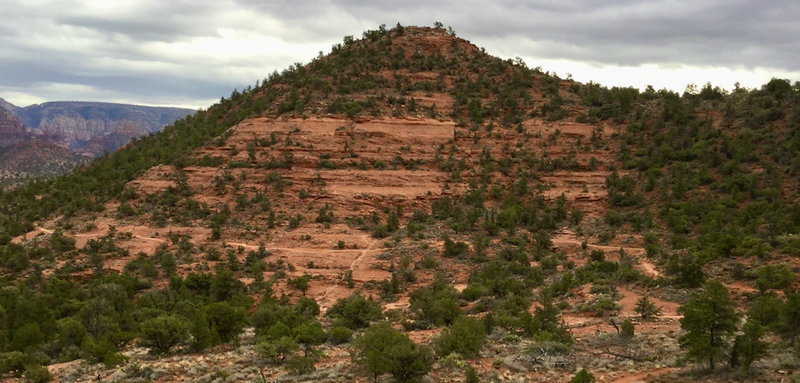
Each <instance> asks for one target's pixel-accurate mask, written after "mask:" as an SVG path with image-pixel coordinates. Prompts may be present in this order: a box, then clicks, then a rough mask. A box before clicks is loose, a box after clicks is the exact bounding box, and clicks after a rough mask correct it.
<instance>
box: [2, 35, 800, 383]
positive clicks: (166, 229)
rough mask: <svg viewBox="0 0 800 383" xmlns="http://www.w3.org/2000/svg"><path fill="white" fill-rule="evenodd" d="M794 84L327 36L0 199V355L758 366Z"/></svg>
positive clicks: (563, 372) (177, 373)
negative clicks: (586, 79)
mask: <svg viewBox="0 0 800 383" xmlns="http://www.w3.org/2000/svg"><path fill="white" fill-rule="evenodd" d="M798 103H800V86H798V84H794V85H793V84H791V83H789V82H788V81H786V80H780V79H775V80H773V81H771V82H770V83H768V84H765V85H764V87H762V89H757V90H745V89H740V90H737V91H735V92H733V93H726V92H724V91H722V90H720V89H719V88H714V87H712V86H711V85H710V84H709V85H706V86H705V87H703V88H702V89H701V90H698V91H697V92H692V93H685V94H683V95H679V94H676V93H674V92H670V91H667V90H661V91H656V90H653V89H646V90H644V91H641V90H638V89H633V88H611V89H609V88H605V87H602V86H600V85H598V84H594V83H589V84H581V83H577V82H575V81H572V80H570V79H562V78H559V77H558V76H557V75H555V74H554V73H550V72H545V71H543V70H542V69H541V68H530V67H528V65H527V64H525V63H524V62H523V61H522V60H519V59H516V60H502V59H498V58H495V57H492V56H490V55H488V54H487V53H486V52H485V50H484V49H480V48H477V47H475V46H474V45H472V44H470V43H469V42H468V41H466V40H463V39H460V38H458V37H456V36H455V35H454V33H452V31H449V30H445V29H444V28H440V27H436V28H424V27H403V26H401V25H399V24H398V25H397V26H396V27H394V28H391V29H387V28H386V27H385V26H381V27H379V28H378V29H377V30H370V31H366V32H364V34H363V36H362V38H360V39H355V38H353V37H352V36H346V37H345V38H344V40H343V42H342V43H341V44H336V45H334V46H333V47H332V49H331V52H330V54H328V55H320V56H318V57H316V58H314V59H313V60H312V61H311V62H309V63H308V64H296V65H293V66H291V67H290V68H288V69H286V70H284V71H282V72H280V73H279V72H274V73H272V74H271V75H269V76H268V77H267V78H265V79H264V80H262V81H258V82H256V84H255V86H251V87H247V88H246V89H243V90H241V91H240V90H235V91H233V92H232V94H231V95H230V97H227V98H222V99H221V100H220V102H219V103H217V104H215V105H212V106H210V107H209V108H208V109H206V110H204V111H201V112H199V113H197V114H195V115H192V116H187V117H185V118H183V119H181V120H179V121H177V122H175V123H174V124H173V125H171V126H168V127H166V128H165V129H164V130H163V131H161V132H159V133H156V134H152V135H149V136H147V137H144V138H142V139H137V140H134V141H133V142H131V143H130V144H128V145H126V146H125V147H123V148H121V149H120V150H118V151H116V152H114V153H112V154H109V155H105V156H103V157H101V158H98V159H96V160H94V161H92V162H91V163H89V164H88V165H86V166H84V167H82V168H81V169H78V170H76V171H75V172H73V173H71V174H69V175H67V176H63V177H59V178H57V179H54V180H50V181H45V182H37V183H33V184H30V185H27V186H25V187H21V188H19V189H16V190H14V191H10V192H5V193H2V194H0V209H2V214H0V243H2V248H0V267H3V270H4V272H5V275H7V278H6V279H4V281H3V283H5V289H3V290H2V291H3V294H0V307H2V308H3V310H4V314H3V315H4V318H5V319H6V320H4V321H1V322H0V326H2V327H0V330H2V334H5V336H4V337H0V339H3V342H2V343H0V345H1V346H2V349H1V350H0V351H2V352H1V353H0V361H2V363H0V366H2V367H3V372H4V373H7V374H9V375H13V374H21V373H23V371H24V374H29V375H31V376H42V377H43V378H42V379H45V378H47V377H48V376H49V374H53V375H55V376H57V377H58V378H59V379H60V381H87V380H89V379H96V377H98V376H99V377H100V378H101V379H105V380H110V381H117V380H119V381H122V380H134V379H141V380H159V381H186V380H188V381H223V380H224V381H254V380H255V381H258V380H259V379H261V380H276V381H296V380H298V379H302V380H307V381H330V382H334V381H367V380H368V379H373V380H380V379H382V377H384V376H389V375H390V376H392V377H393V378H394V379H395V380H397V381H414V380H418V379H426V376H427V378H430V379H433V380H437V381H438V380H458V381H460V380H463V379H464V378H465V377H466V379H467V380H468V381H484V380H487V381H490V380H492V381H493V380H505V379H509V380H511V379H514V380H519V381H568V380H569V379H570V378H573V376H574V379H573V381H591V379H592V376H594V377H595V378H597V379H599V380H614V379H623V380H624V381H633V380H639V379H646V377H647V376H659V379H663V380H674V379H679V378H680V379H683V378H686V379H689V380H691V379H694V377H695V376H696V375H693V374H695V373H696V372H693V371H691V370H690V368H688V367H684V363H685V361H686V360H688V361H692V362H696V363H698V365H703V366H706V367H712V368H713V367H715V366H716V367H717V368H719V366H720V365H721V363H720V361H721V360H722V359H720V356H721V355H725V356H726V358H727V359H725V360H726V361H727V360H729V361H730V363H729V364H730V367H726V370H725V372H724V373H720V374H717V375H715V376H708V375H703V376H702V379H711V380H715V379H716V380H717V381H727V380H729V378H732V377H735V376H740V375H737V374H742V373H740V372H737V371H739V369H745V367H744V366H746V369H748V370H749V371H750V372H749V373H752V374H757V376H759V377H760V378H763V379H764V380H775V379H777V378H778V375H779V374H781V373H780V372H776V370H775V369H774V368H771V367H770V366H772V365H773V364H776V363H784V364H785V362H784V361H785V360H795V359H796V355H795V353H794V351H793V349H792V348H791V346H790V345H789V344H788V343H786V344H784V343H783V342H782V341H781V340H780V339H779V338H778V335H781V336H786V337H789V338H791V337H795V336H796V335H797V334H798V332H797V331H796V330H797V329H796V328H795V327H796V326H795V327H792V326H793V324H794V323H800V319H798V318H797V316H796V315H795V313H797V312H800V310H798V309H797V308H796V307H794V304H796V302H795V301H797V302H800V300H798V299H797V293H796V292H795V290H794V288H795V287H796V285H797V281H796V280H795V277H794V273H793V270H794V268H796V267H798V266H800V264H798V262H797V256H798V255H800V250H798V249H800V242H798V238H800V206H798V205H797V203H796V201H797V198H798V190H800V189H799V188H798V186H799V185H798V184H797V177H796V176H797V172H798V170H797V169H800V166H797V165H798V164H800V162H798V161H800V154H798V153H800V150H798V149H800V118H798V115H799V114H798V113H797V110H798V109H797V108H798ZM778 292H779V293H778ZM708 302H711V303H708ZM707 303H708V304H707ZM717 307H719V308H720V311H719V312H711V313H710V312H709V310H713V308H717ZM744 313H746V316H747V321H744V320H740V318H742V317H743V316H744ZM776 313H781V314H776ZM711 314H714V315H711ZM709 315H711V316H713V319H708V320H705V319H703V318H709ZM707 323H710V324H712V325H713V326H715V327H714V329H717V328H719V329H720V330H719V332H717V333H715V334H716V335H714V334H712V335H711V336H709V334H708V331H712V332H713V331H714V330H708V328H707V327H704V326H705V324H707ZM715 336H716V338H715ZM720 339H722V341H720ZM768 343H769V344H771V347H772V348H771V350H774V351H772V352H771V353H767V352H766V351H765V350H766V345H767V344H768ZM742 344H745V345H750V346H752V347H750V346H748V347H745V346H741V345H742ZM709 355H712V357H710V358H709V357H708V356H709ZM684 357H685V358H686V359H685V360H684ZM787 358H788V359H787ZM59 362H64V363H61V364H58V365H56V363H59ZM44 365H49V367H47V368H45V367H42V366H44ZM576 372H577V373H576ZM792 373H793V372H792ZM36 374H38V375H36ZM577 379H584V380H577Z"/></svg>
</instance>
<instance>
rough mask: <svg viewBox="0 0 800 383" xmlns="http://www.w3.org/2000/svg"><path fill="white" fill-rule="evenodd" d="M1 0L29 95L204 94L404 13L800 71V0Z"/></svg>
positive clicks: (167, 100)
mask: <svg viewBox="0 0 800 383" xmlns="http://www.w3.org/2000/svg"><path fill="white" fill-rule="evenodd" d="M0 7H2V9H4V10H5V11H4V12H6V13H7V14H6V15H4V16H5V17H1V18H0V47H2V49H1V50H2V54H0V97H4V98H8V94H12V95H15V97H16V98H17V99H20V100H22V99H24V98H25V96H26V95H27V96H28V98H29V99H40V100H54V99H73V100H77V99H91V100H99V99H102V100H103V101H124V102H133V103H144V104H168V105H190V106H200V107H203V106H207V104H208V103H210V102H212V101H213V100H215V99H219V97H220V96H226V95H228V94H230V92H231V91H232V90H233V88H235V87H239V88H241V87H243V86H246V85H247V84H252V83H254V82H255V81H256V80H257V79H259V78H263V77H265V76H266V75H268V74H269V73H270V72H272V71H273V70H279V71H280V70H282V69H283V68H285V67H286V66H288V65H289V64H291V63H294V62H307V61H308V60H310V59H311V58H312V57H314V56H315V55H316V53H317V52H318V51H324V52H327V51H328V50H329V49H330V46H331V44H333V43H335V42H338V41H341V38H342V36H344V35H356V36H359V35H360V33H361V32H362V31H364V30H365V29H368V28H376V27H377V26H378V25H379V24H387V25H388V26H390V27H391V26H393V25H394V24H395V23H397V22H400V23H401V24H403V25H410V24H414V25H431V24H432V23H433V22H434V21H441V22H443V23H444V24H445V25H449V26H452V27H453V28H454V29H455V30H456V32H457V33H458V35H459V36H460V37H463V38H466V39H468V40H471V41H472V42H474V43H476V44H477V45H479V46H483V47H485V48H486V49H487V51H488V52H489V53H491V54H495V55H500V56H501V57H505V56H502V55H509V56H507V57H513V56H521V57H525V58H527V59H528V60H568V61H574V62H579V63H587V64H589V65H593V66H598V67H604V66H622V67H637V66H641V65H646V64H655V65H657V66H660V67H664V68H668V67H670V66H675V65H682V66H694V67H701V68H707V67H722V68H731V69H735V70H745V71H747V70H753V69H755V68H761V70H762V71H763V70H764V68H766V69H767V70H774V71H776V72H779V73H793V72H800V60H799V57H798V52H800V41H798V40H796V39H795V38H794V37H795V36H798V35H800V23H797V22H796V20H797V19H798V16H800V3H797V2H794V1H785V0H779V1H770V2H755V1H716V0H714V1H659V2H644V1H614V2H611V1H596V0H590V1H574V0H573V1H560V2H551V1H495V2H490V3H487V2H484V1H473V0H468V1H457V2H456V1H445V2H430V1H418V0H412V1H406V2H399V1H383V0H381V1H371V2H362V1H354V0H342V1H322V2H296V1H268V2H265V1H255V0H252V1H250V0H228V1H206V0H197V1H167V2H164V1H136V2H105V1H72V2H55V1H53V2H36V1H21V0H0ZM533 64H535V63H533ZM545 69H552V70H555V71H560V69H559V68H545ZM596 81H599V82H601V83H602V82H603V79H602V78H599V79H596ZM733 81H735V79H732V80H731V82H733ZM726 85H727V84H726ZM12 101H13V100H12Z"/></svg>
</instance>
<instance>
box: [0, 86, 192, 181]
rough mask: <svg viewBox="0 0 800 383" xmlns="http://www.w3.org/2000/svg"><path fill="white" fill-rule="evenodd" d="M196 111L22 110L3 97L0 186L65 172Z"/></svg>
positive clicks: (61, 105)
mask: <svg viewBox="0 0 800 383" xmlns="http://www.w3.org/2000/svg"><path fill="white" fill-rule="evenodd" d="M194 112H195V111H194V110H192V109H182V108H170V107H152V106H140V105H127V104H115V103H105V102H82V101H57V102H46V103H42V104H38V105H30V106H27V107H17V106H15V105H13V104H11V103H9V102H8V101H6V100H3V99H2V98H0V149H2V152H3V155H2V156H0V170H2V174H0V185H11V184H19V183H20V182H24V180H26V179H30V178H40V177H51V176H55V175H58V174H62V173H64V172H67V171H69V170H71V169H73V168H74V167H75V166H77V165H79V164H81V163H84V162H86V161H87V160H88V159H89V158H92V157H97V156H99V155H102V154H103V153H105V152H113V151H114V150H116V149H117V148H119V147H121V146H122V145H125V144H126V143H127V142H129V141H130V140H131V139H132V138H134V137H141V136H144V135H147V134H150V133H153V132H157V131H159V130H160V129H161V128H163V127H164V126H166V125H169V124H171V123H172V122H174V121H175V120H178V119H181V118H183V117H186V116H188V115H190V114H193V113H194ZM58 148H60V149H58ZM12 149H13V150H12ZM20 164H28V165H27V166H26V167H25V169H22V168H18V167H19V166H20Z"/></svg>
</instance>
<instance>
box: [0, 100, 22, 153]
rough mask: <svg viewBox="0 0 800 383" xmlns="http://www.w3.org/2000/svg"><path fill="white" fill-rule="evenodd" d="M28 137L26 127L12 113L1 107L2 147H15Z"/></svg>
mask: <svg viewBox="0 0 800 383" xmlns="http://www.w3.org/2000/svg"><path fill="white" fill-rule="evenodd" d="M26 137H27V132H26V130H25V125H23V124H22V122H21V121H20V120H19V118H17V116H15V115H14V114H13V113H11V111H9V110H7V109H6V108H4V107H0V146H11V145H14V144H16V143H18V142H20V141H22V140H24V139H25V138H26Z"/></svg>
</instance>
